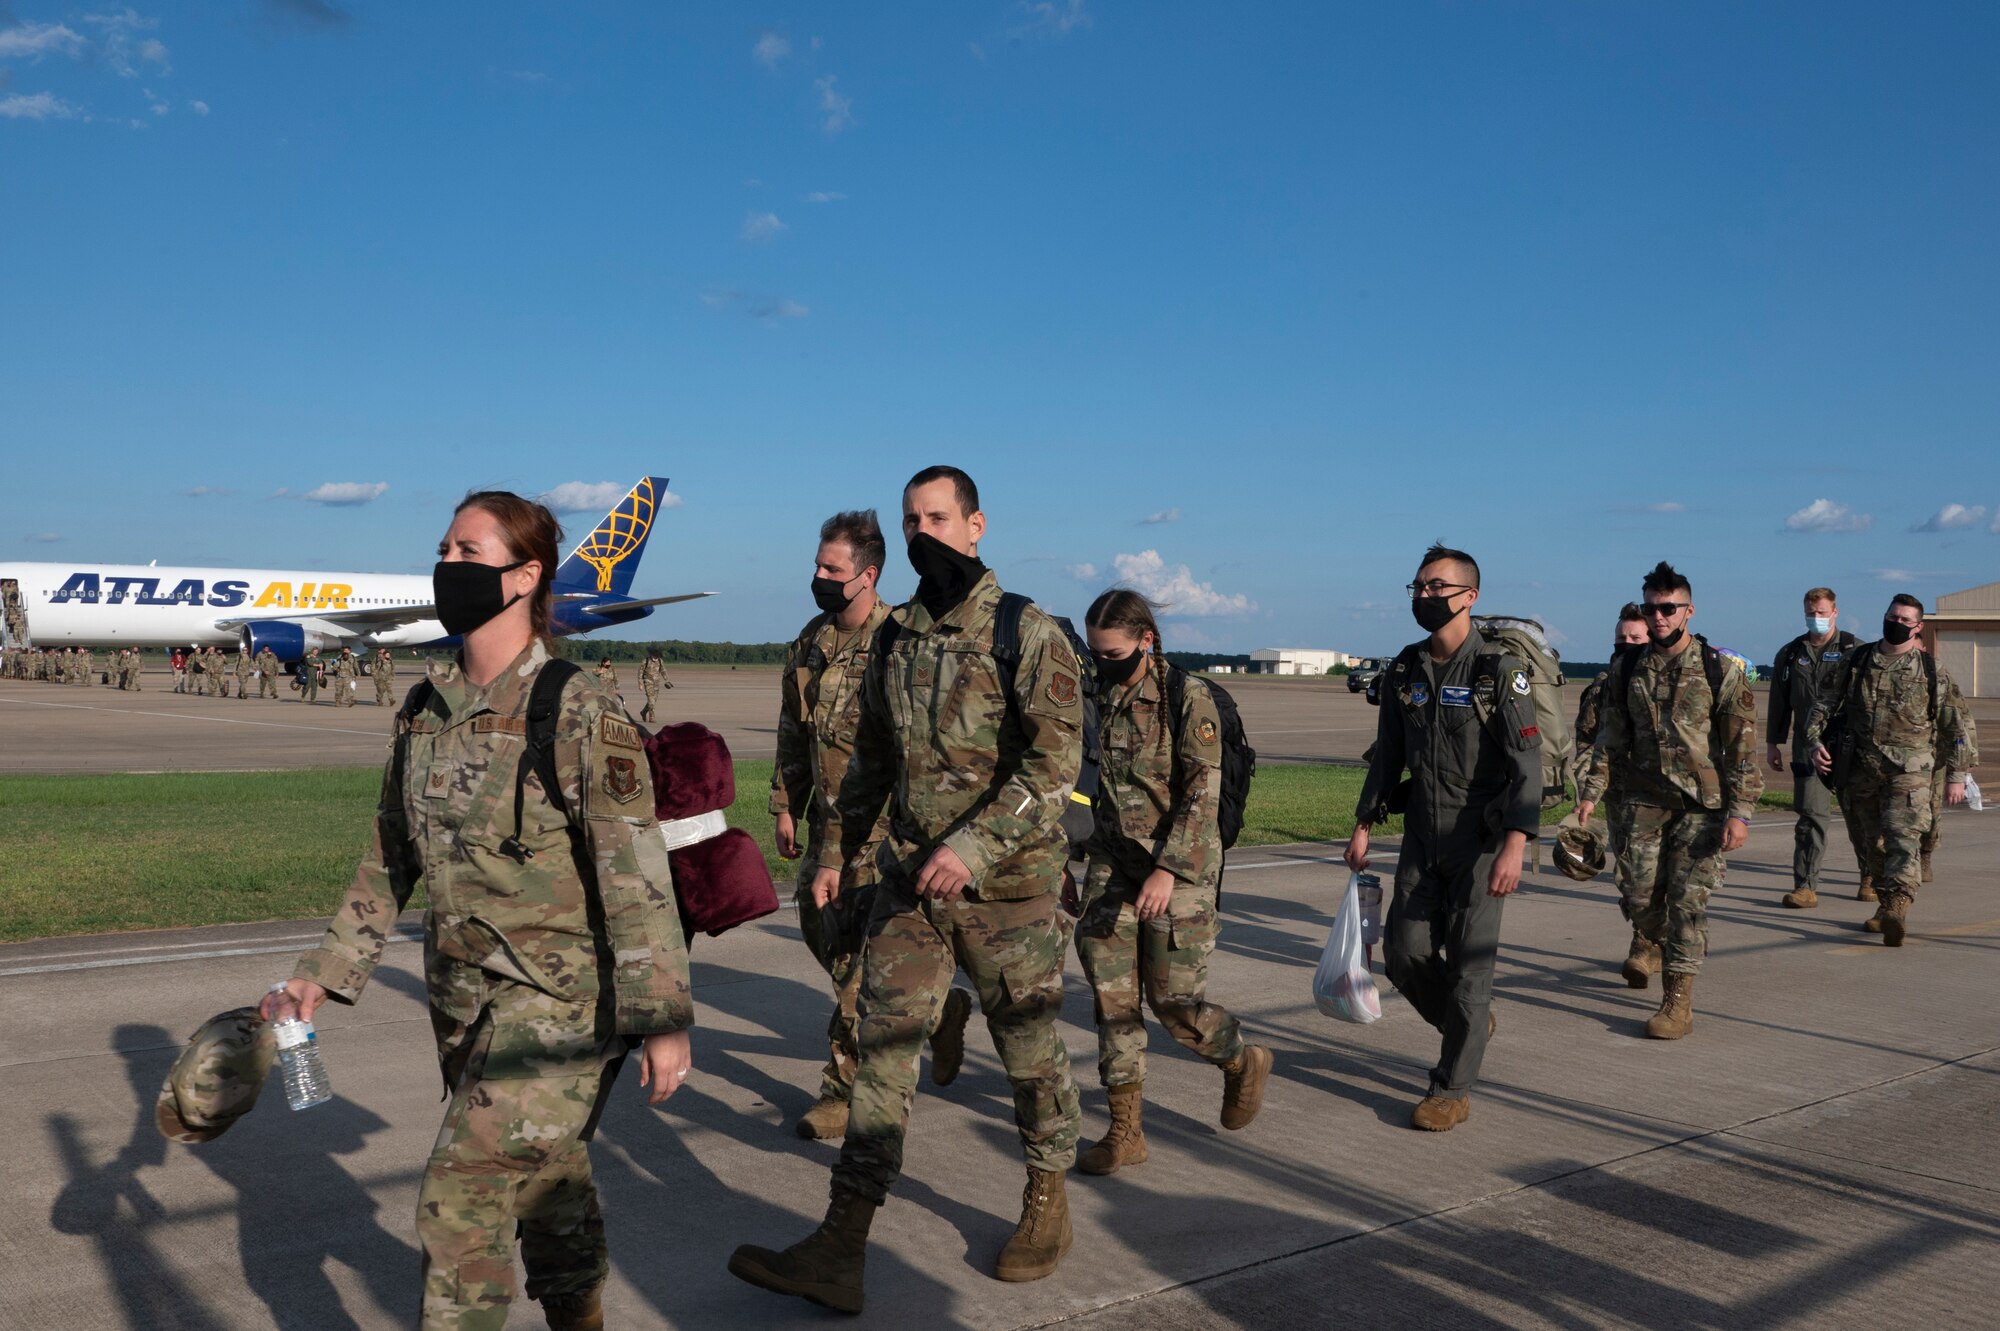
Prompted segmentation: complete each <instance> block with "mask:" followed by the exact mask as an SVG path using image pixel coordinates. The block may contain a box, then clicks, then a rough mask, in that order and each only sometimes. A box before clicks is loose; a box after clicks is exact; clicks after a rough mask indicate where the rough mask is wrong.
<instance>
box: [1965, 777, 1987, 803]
mask: <svg viewBox="0 0 2000 1331" xmlns="http://www.w3.org/2000/svg"><path fill="white" fill-rule="evenodd" d="M1965 807H1966V808H1968V809H1970V810H1972V811H1973V812H1974V813H1983V812H1985V809H1986V801H1985V800H1983V799H1981V798H1980V797H1979V783H1978V782H1977V781H1974V780H1973V779H1972V773H1970V772H1967V773H1966V774H1965Z"/></svg>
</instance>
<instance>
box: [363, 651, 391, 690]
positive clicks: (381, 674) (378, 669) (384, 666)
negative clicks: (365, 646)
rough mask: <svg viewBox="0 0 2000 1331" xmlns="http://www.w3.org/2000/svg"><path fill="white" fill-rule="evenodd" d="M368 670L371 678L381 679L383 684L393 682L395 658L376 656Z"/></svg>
mask: <svg viewBox="0 0 2000 1331" xmlns="http://www.w3.org/2000/svg"><path fill="white" fill-rule="evenodd" d="M368 671H369V674H370V675H371V676H372V677H373V678H375V679H379V680H381V681H382V682H383V683H384V684H389V683H393V682H394V681H395V678H396V658H395V657H393V656H377V657H376V658H375V660H374V662H373V663H372V664H371V665H370V666H369V667H368Z"/></svg>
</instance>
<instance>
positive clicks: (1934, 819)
mask: <svg viewBox="0 0 2000 1331" xmlns="http://www.w3.org/2000/svg"><path fill="white" fill-rule="evenodd" d="M1944 786H1945V769H1944V768H1943V767H1934V768H1932V769H1931V825H1930V826H1929V827H1928V828H1926V829H1925V831H1924V835H1923V840H1922V842H1921V845H1922V848H1923V853H1924V858H1925V859H1929V858H1930V857H1931V856H1932V854H1934V853H1935V852H1936V851H1937V848H1938V843H1939V842H1940V841H1942V840H1943V839H1944Z"/></svg>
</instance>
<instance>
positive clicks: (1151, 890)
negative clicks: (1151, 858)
mask: <svg viewBox="0 0 2000 1331" xmlns="http://www.w3.org/2000/svg"><path fill="white" fill-rule="evenodd" d="M1173 904H1174V876H1173V875H1172V874H1170V873H1168V872H1167V871H1166V870H1165V869H1155V870H1153V872H1151V873H1149V874H1147V875H1146V881H1145V882H1144V883H1141V884H1140V885H1139V901H1138V912H1139V920H1140V923H1142V924H1143V923H1144V922H1145V921H1147V920H1157V919H1161V918H1163V917H1164V916H1165V915H1166V913H1167V908H1168V907H1169V906H1171V905H1173Z"/></svg>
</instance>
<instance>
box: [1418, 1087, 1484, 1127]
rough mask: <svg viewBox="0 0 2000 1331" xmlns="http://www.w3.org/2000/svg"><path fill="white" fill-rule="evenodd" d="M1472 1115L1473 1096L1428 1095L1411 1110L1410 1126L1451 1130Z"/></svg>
mask: <svg viewBox="0 0 2000 1331" xmlns="http://www.w3.org/2000/svg"><path fill="white" fill-rule="evenodd" d="M1471 1117H1472V1097H1471V1096H1469V1095H1461V1096H1457V1097H1455V1098H1454V1097H1451V1096H1445V1095H1427V1096H1425V1097H1424V1098H1423V1099H1422V1100H1420V1101H1418V1102H1417V1107H1416V1108H1415V1109H1413V1110H1411V1111H1410V1126H1411V1127H1413V1128H1420V1129H1422V1130H1423V1131H1425V1132H1450V1131H1451V1130H1452V1129H1453V1128H1455V1127H1457V1126H1458V1125H1459V1124H1461V1123H1463V1122H1465V1120H1467V1119H1468V1118H1471Z"/></svg>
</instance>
